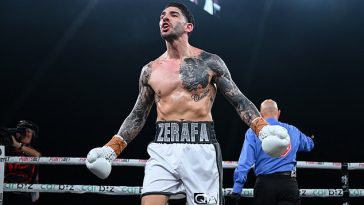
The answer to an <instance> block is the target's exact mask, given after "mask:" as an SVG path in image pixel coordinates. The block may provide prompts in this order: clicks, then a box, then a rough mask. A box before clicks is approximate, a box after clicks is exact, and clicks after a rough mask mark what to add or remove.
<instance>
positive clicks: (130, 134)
mask: <svg viewBox="0 0 364 205" xmlns="http://www.w3.org/2000/svg"><path fill="white" fill-rule="evenodd" d="M150 74H151V68H150V64H148V65H146V66H144V67H143V69H142V72H141V74H140V78H139V95H138V98H137V101H136V103H135V105H134V108H133V110H132V111H131V113H130V114H129V115H128V117H127V118H126V119H125V120H124V122H123V124H122V125H121V127H120V129H119V131H118V133H117V134H118V135H120V136H121V137H123V138H124V140H125V141H126V142H127V143H129V142H131V141H132V140H133V139H134V138H135V137H136V136H137V135H138V133H139V132H140V131H141V129H142V128H143V126H144V124H145V122H146V120H147V117H148V115H149V112H150V110H151V108H152V106H153V103H154V91H153V89H152V88H151V87H150V86H149V84H148V81H149V78H150Z"/></svg>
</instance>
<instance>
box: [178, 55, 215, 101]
mask: <svg viewBox="0 0 364 205" xmlns="http://www.w3.org/2000/svg"><path fill="white" fill-rule="evenodd" d="M180 76H181V80H182V85H183V87H184V88H185V89H186V90H188V91H189V92H191V93H192V95H191V98H192V99H193V100H194V101H195V102H197V101H199V100H201V99H202V98H204V97H206V96H207V95H208V93H209V92H210V90H209V89H208V88H206V87H207V86H208V84H209V73H208V72H207V69H206V64H205V63H204V62H203V61H202V60H201V59H197V58H186V59H185V60H184V61H183V63H182V64H181V69H180Z"/></svg>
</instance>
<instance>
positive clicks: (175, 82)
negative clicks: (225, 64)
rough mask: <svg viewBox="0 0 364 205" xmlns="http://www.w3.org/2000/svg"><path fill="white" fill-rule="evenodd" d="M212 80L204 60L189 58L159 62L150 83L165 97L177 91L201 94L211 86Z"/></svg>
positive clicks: (155, 65) (154, 68)
mask: <svg viewBox="0 0 364 205" xmlns="http://www.w3.org/2000/svg"><path fill="white" fill-rule="evenodd" d="M210 80H211V75H210V72H209V69H208V67H207V65H206V64H205V63H204V62H203V61H202V60H199V59H196V58H188V59H184V60H183V61H159V62H157V63H156V64H154V65H153V69H152V73H151V78H150V81H149V83H150V85H151V86H152V87H153V89H154V90H155V91H156V93H157V94H158V95H163V94H169V93H171V92H173V91H175V90H176V89H182V90H183V91H187V92H191V93H199V92H202V90H204V89H205V88H206V87H207V86H208V85H209V83H210Z"/></svg>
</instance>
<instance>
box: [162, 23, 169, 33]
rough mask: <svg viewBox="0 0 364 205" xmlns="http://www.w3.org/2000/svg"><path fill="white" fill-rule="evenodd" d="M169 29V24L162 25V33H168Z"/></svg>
mask: <svg viewBox="0 0 364 205" xmlns="http://www.w3.org/2000/svg"><path fill="white" fill-rule="evenodd" d="M169 28H170V26H169V24H168V23H163V24H162V31H163V32H166V31H168V30H169Z"/></svg>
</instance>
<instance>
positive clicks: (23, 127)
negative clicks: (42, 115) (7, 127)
mask: <svg viewBox="0 0 364 205" xmlns="http://www.w3.org/2000/svg"><path fill="white" fill-rule="evenodd" d="M16 128H17V130H18V132H17V133H16V134H14V135H13V136H12V144H11V146H9V147H8V148H7V152H6V153H7V155H8V156H27V157H40V156H41V153H40V152H39V151H38V150H36V149H35V148H34V142H35V140H36V139H37V138H38V133H39V128H38V126H37V125H36V124H34V123H33V122H31V121H25V120H22V121H20V122H19V123H18V124H17V126H16ZM4 181H5V183H18V184H33V183H38V166H37V165H34V164H15V163H14V164H13V163H11V164H10V163H7V164H6V166H5V179H4ZM38 199H39V192H31V193H29V192H6V193H5V194H4V202H5V203H4V204H9V205H10V204H14V205H15V204H17V205H18V204H19V205H27V204H34V203H35V202H36V201H37V200H38Z"/></svg>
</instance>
